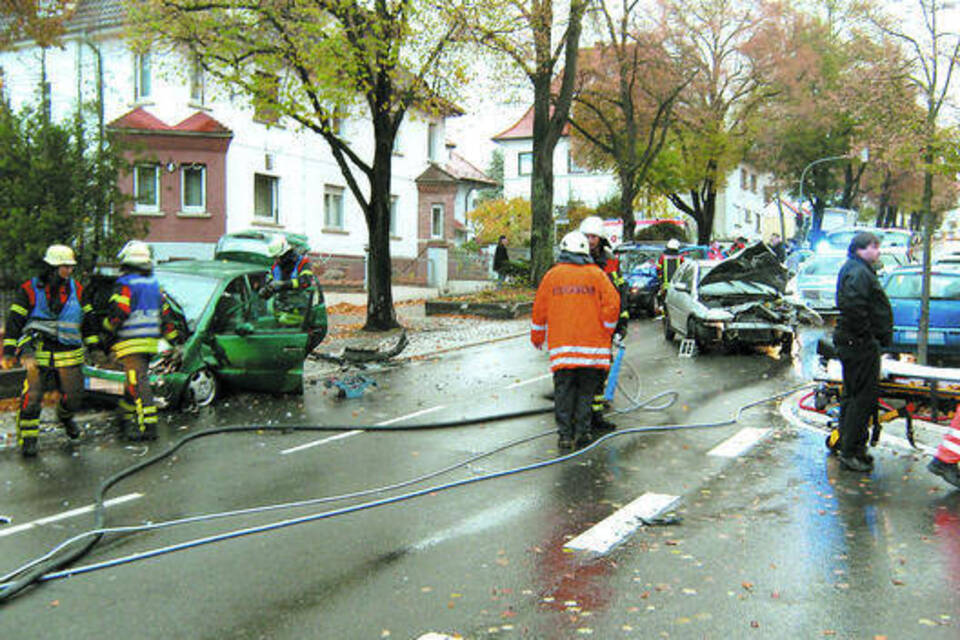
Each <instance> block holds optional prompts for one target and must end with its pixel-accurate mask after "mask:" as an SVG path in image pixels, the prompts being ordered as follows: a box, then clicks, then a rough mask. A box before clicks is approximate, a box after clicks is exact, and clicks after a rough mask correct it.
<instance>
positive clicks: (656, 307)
mask: <svg viewBox="0 0 960 640" xmlns="http://www.w3.org/2000/svg"><path fill="white" fill-rule="evenodd" d="M647 313H649V314H650V317H651V318H656V317H657V314H659V313H660V302H659V301H658V300H657V296H651V298H650V304H649V305H648V306H647Z"/></svg>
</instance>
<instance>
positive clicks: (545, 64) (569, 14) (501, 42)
mask: <svg viewBox="0 0 960 640" xmlns="http://www.w3.org/2000/svg"><path fill="white" fill-rule="evenodd" d="M589 1H590V0H567V1H566V2H557V1H555V0H512V1H511V2H492V3H487V4H483V3H480V2H478V3H473V4H471V3H464V4H462V5H460V4H457V5H455V6H452V7H449V6H447V5H446V4H445V3H441V4H440V7H441V8H444V10H446V11H448V12H452V13H453V14H454V15H456V16H457V21H458V22H460V23H461V24H463V25H464V26H465V27H466V28H468V29H469V31H470V33H471V35H472V38H473V40H474V41H475V42H477V43H479V44H480V45H482V46H483V47H485V48H486V49H487V50H488V51H490V52H493V53H494V54H495V55H496V56H499V57H500V58H503V59H506V60H508V61H509V62H510V63H511V64H512V65H513V67H514V68H515V69H516V70H519V72H520V73H521V74H522V75H523V76H524V77H525V78H527V79H528V80H529V82H530V83H531V85H532V87H533V169H532V172H531V175H530V202H531V210H532V215H531V222H530V269H531V274H530V276H531V280H532V281H533V282H534V283H538V282H540V279H541V278H542V277H543V275H544V274H545V273H546V272H547V269H549V268H550V267H551V266H552V264H553V246H554V240H555V238H554V211H553V151H554V149H555V148H556V146H557V142H558V141H559V140H560V136H561V135H562V133H563V130H564V127H565V126H566V124H567V116H568V115H569V113H570V105H571V101H572V97H573V89H574V81H575V78H576V74H577V54H578V49H579V46H580V33H581V30H582V26H583V25H582V22H583V16H584V13H585V11H586V10H587V7H588V4H589Z"/></svg>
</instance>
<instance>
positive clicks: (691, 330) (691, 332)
mask: <svg viewBox="0 0 960 640" xmlns="http://www.w3.org/2000/svg"><path fill="white" fill-rule="evenodd" d="M686 337H687V338H689V339H691V340H693V342H694V344H696V345H697V351H699V352H700V353H706V352H707V349H709V348H710V345H709V344H708V343H707V342H706V341H705V340H701V339H700V338H698V337H697V321H696V320H694V319H693V317H692V316H691V317H689V318H687V336H686Z"/></svg>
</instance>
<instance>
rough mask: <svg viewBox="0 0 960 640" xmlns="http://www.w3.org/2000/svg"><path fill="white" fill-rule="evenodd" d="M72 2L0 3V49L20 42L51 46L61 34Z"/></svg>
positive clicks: (12, 0)
mask: <svg viewBox="0 0 960 640" xmlns="http://www.w3.org/2000/svg"><path fill="white" fill-rule="evenodd" d="M76 4H77V3H76V1H75V0H42V1H38V0H0V49H9V48H10V47H11V46H12V45H13V44H14V43H16V42H19V41H21V40H33V41H34V42H36V43H37V44H38V45H40V46H41V47H50V46H53V45H55V44H57V42H59V40H60V37H61V36H62V35H63V28H64V21H65V20H66V19H67V18H68V17H69V15H70V13H71V12H72V11H73V9H74V8H75V6H76Z"/></svg>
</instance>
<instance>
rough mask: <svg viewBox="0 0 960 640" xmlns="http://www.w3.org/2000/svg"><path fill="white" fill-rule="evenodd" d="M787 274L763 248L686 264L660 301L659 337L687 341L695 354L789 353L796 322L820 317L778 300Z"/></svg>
mask: <svg viewBox="0 0 960 640" xmlns="http://www.w3.org/2000/svg"><path fill="white" fill-rule="evenodd" d="M787 275H788V274H787V270H786V268H785V267H784V266H783V265H782V264H781V263H780V262H779V260H777V257H776V255H774V253H773V252H772V251H771V250H770V249H769V248H768V247H767V246H766V245H764V244H755V245H753V246H751V247H748V248H746V249H744V250H743V251H740V252H739V253H737V254H735V255H733V256H731V257H730V258H727V259H726V260H720V261H710V260H691V261H687V262H685V263H684V264H683V265H682V266H681V267H680V268H679V269H678V270H677V272H676V273H675V274H674V276H673V278H672V279H671V280H670V285H669V287H668V288H667V295H666V299H665V302H664V316H663V335H664V338H666V339H667V340H673V338H674V336H675V335H677V334H679V335H681V336H683V337H685V338H690V339H693V340H694V341H695V342H696V345H697V347H698V348H699V349H700V350H701V351H705V350H708V349H711V348H715V347H720V346H722V347H725V348H731V347H734V346H739V345H780V347H781V353H783V354H789V353H790V352H791V351H792V350H793V339H794V335H795V333H796V328H797V326H798V325H799V324H801V323H811V324H820V323H822V319H821V318H820V316H819V315H818V314H817V313H816V312H815V311H814V310H812V309H810V308H809V307H807V306H806V305H805V304H803V303H802V302H800V301H799V300H792V299H789V298H787V297H785V296H784V289H785V288H786V284H787Z"/></svg>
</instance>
